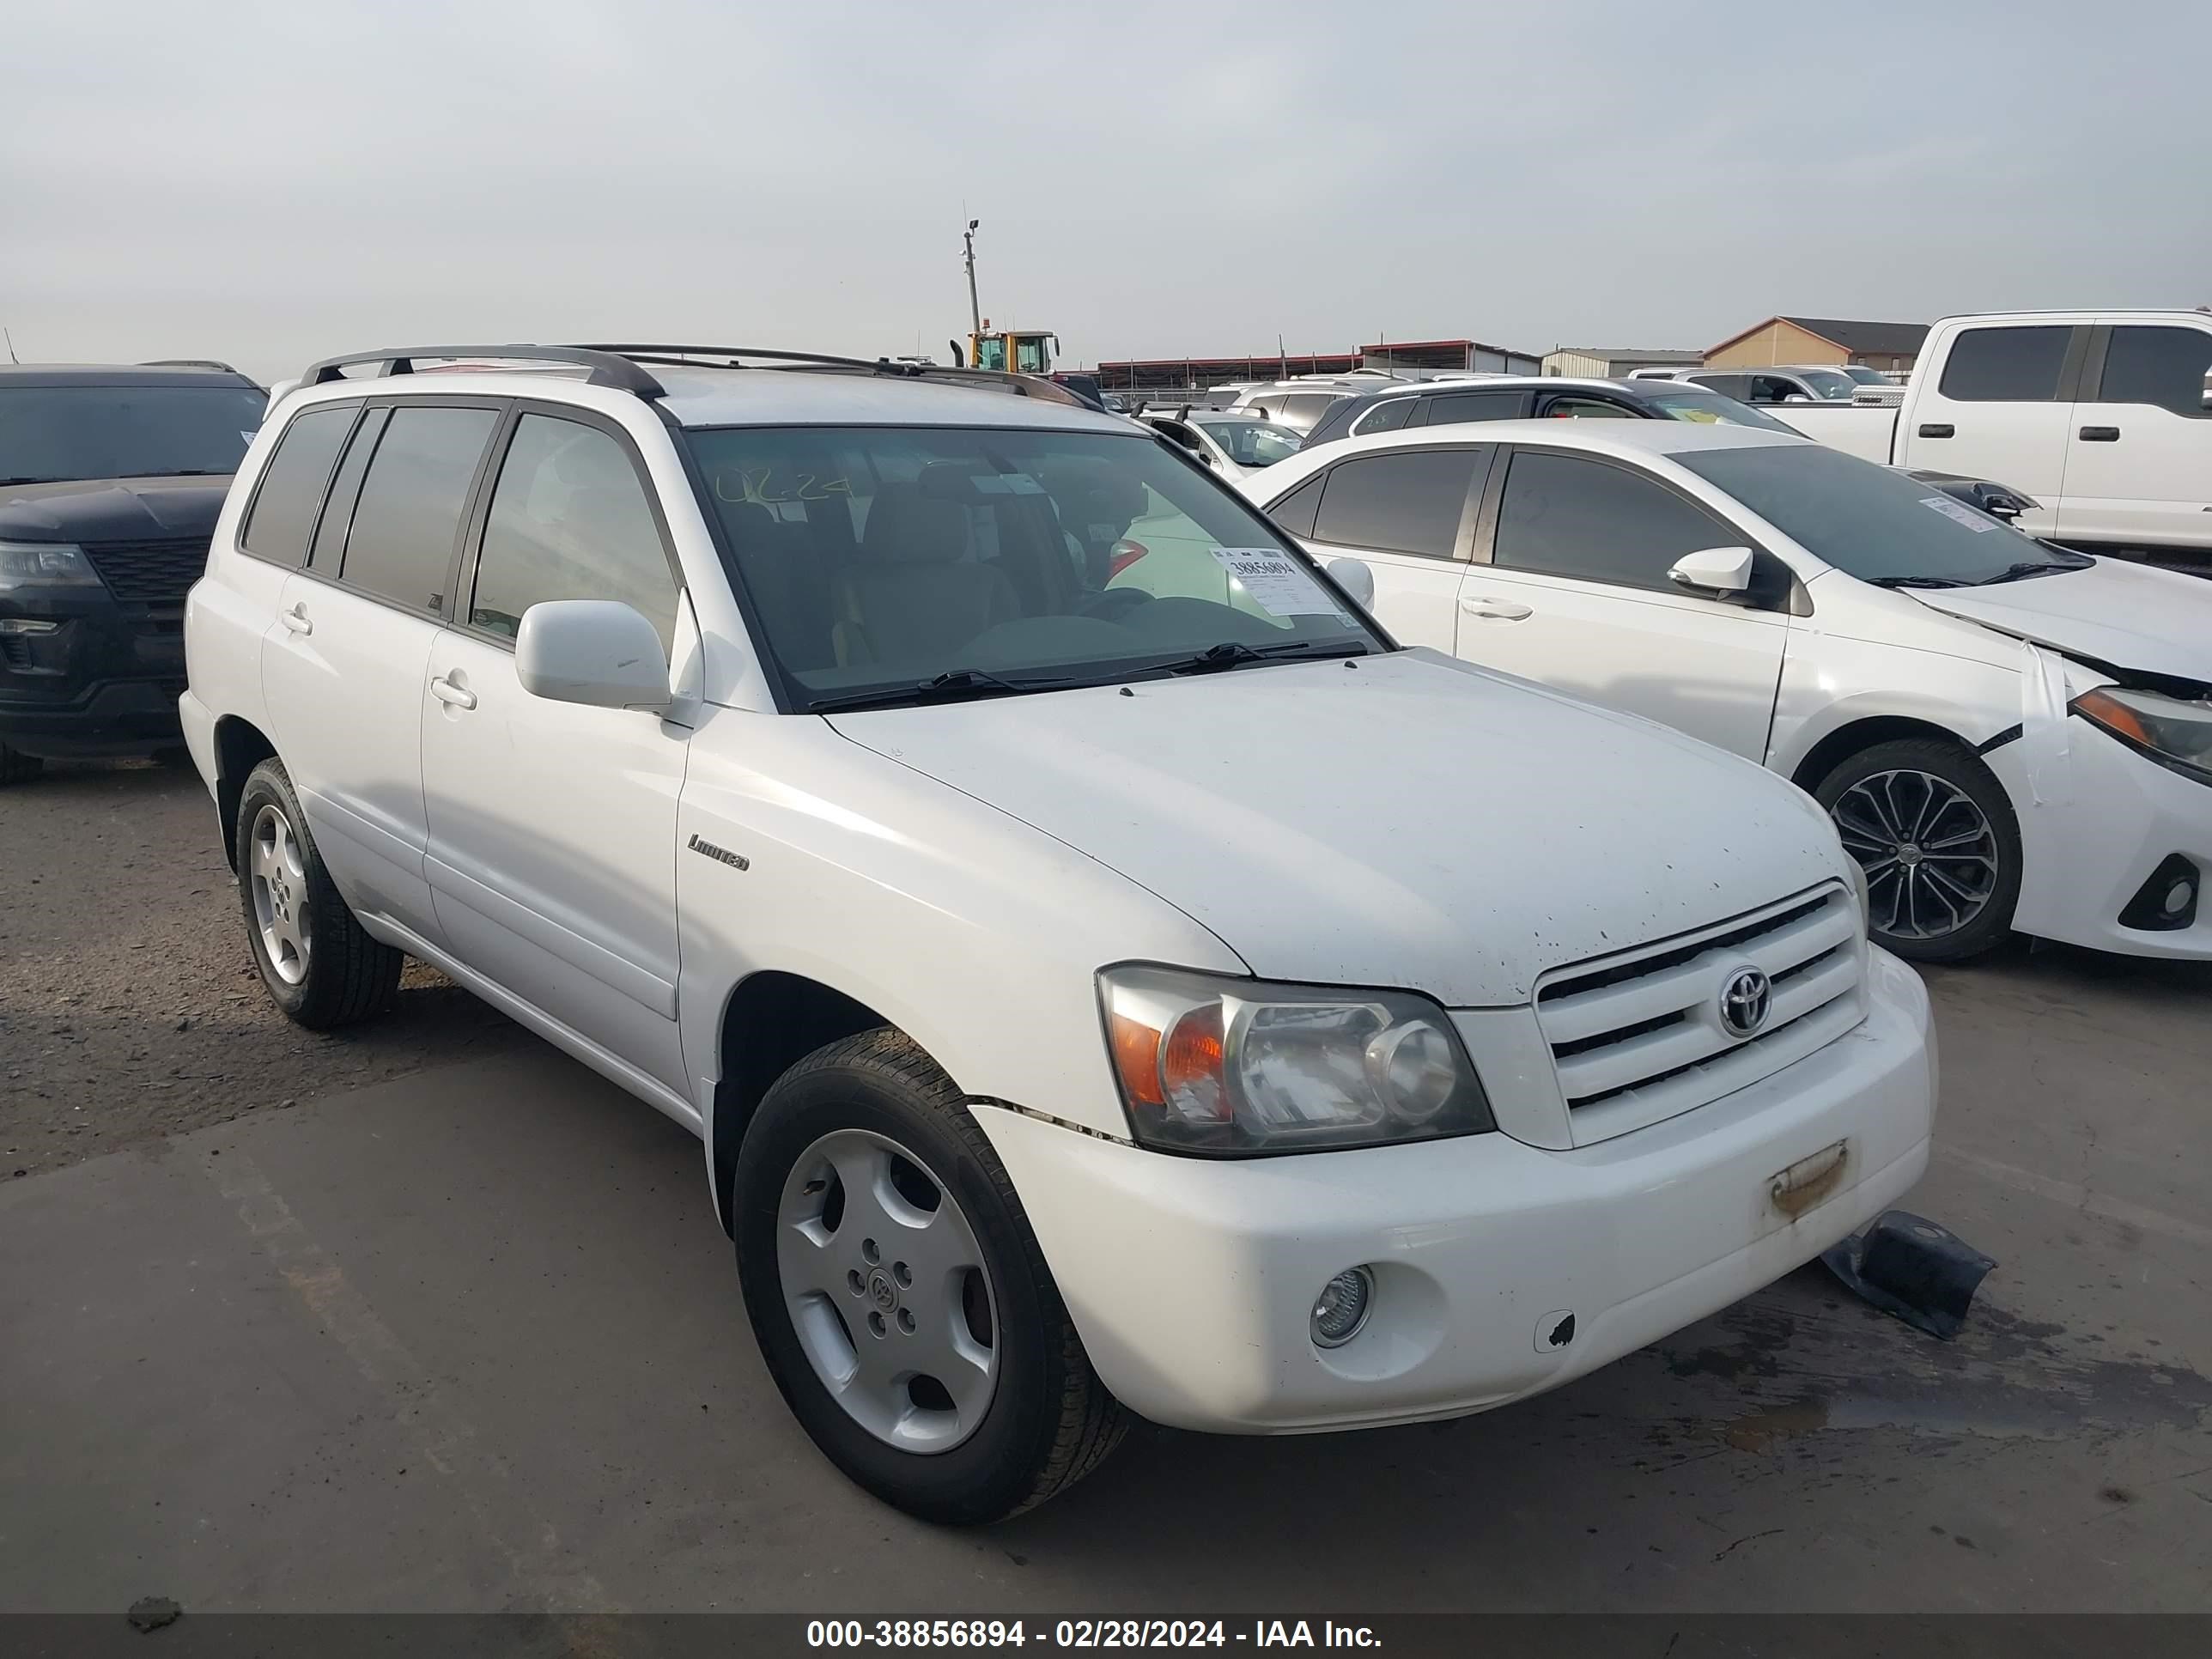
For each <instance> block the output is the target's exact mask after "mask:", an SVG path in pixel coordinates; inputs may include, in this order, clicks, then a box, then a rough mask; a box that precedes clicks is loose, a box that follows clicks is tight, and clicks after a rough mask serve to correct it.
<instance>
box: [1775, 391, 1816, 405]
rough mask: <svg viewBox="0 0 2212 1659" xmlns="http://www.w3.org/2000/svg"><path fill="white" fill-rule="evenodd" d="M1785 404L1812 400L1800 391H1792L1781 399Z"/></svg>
mask: <svg viewBox="0 0 2212 1659" xmlns="http://www.w3.org/2000/svg"><path fill="white" fill-rule="evenodd" d="M1782 401H1783V402H1784V403H1785V404H1809V403H1811V402H1812V401H1813V399H1811V398H1808V397H1807V396H1806V395H1805V394H1804V393H1803V392H1791V393H1790V395H1789V396H1788V397H1786V398H1784V399H1783V400H1782Z"/></svg>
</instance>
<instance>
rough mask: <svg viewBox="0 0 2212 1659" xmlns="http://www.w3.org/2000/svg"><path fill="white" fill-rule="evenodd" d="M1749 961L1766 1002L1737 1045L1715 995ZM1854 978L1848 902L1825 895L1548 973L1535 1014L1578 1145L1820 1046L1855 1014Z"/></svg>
mask: <svg viewBox="0 0 2212 1659" xmlns="http://www.w3.org/2000/svg"><path fill="white" fill-rule="evenodd" d="M1747 967H1748V968H1757V969H1760V970H1761V971H1762V972H1764V973H1765V975H1766V976H1767V981H1768V984H1769V986H1770V1000H1769V1004H1768V1008H1767V1012H1766V1017H1765V1021H1764V1023H1763V1024H1759V1027H1758V1028H1757V1030H1755V1031H1754V1032H1753V1035H1752V1036H1749V1037H1739V1036H1735V1035H1734V1034H1732V1033H1731V1032H1730V1031H1729V1030H1728V1029H1727V1027H1726V1026H1725V1025H1724V1024H1723V1017H1722V1012H1721V996H1722V989H1723V986H1724V985H1725V984H1726V983H1727V982H1728V981H1729V979H1730V978H1731V977H1732V976H1733V975H1734V974H1735V972H1736V970H1738V969H1743V968H1747ZM1863 973H1864V952H1863V950H1862V948H1861V945H1860V942H1859V923H1858V916H1857V912H1856V910H1855V908H1854V906H1853V903H1852V901H1851V898H1850V895H1849V894H1848V893H1846V892H1845V891H1844V890H1843V889H1841V888H1824V889H1821V890H1819V891H1816V892H1814V893H1810V894H1801V895H1800V896H1797V897H1796V898H1794V899H1786V900H1784V901H1783V902H1781V903H1779V904H1775V905H1770V906H1768V907H1767V908H1765V909H1763V910H1757V911H1753V912H1752V913H1751V914H1750V915H1746V916H1739V917H1736V918H1735V919H1734V920H1732V921H1725V922H1722V923H1720V924H1718V925H1717V926H1716V927H1711V928H1706V929H1703V930H1701V931H1699V933H1693V934H1691V935H1688V936H1687V937H1685V938H1680V939H1670V940H1668V941H1666V942H1664V943H1662V944H1659V945H1651V946H1649V947H1646V948H1644V949H1642V950H1638V951H1625V952H1623V953H1622V954H1621V955H1620V956H1617V957H1604V958H1601V959H1600V960H1598V961H1595V962H1589V963H1577V964H1576V965H1574V966H1572V967H1570V968H1565V969H1560V970H1559V971H1558V972H1557V973H1554V974H1553V975H1549V976H1547V978H1546V979H1545V980H1544V981H1543V982H1542V983H1541V985H1540V986H1539V987H1537V992H1536V1018H1537V1023H1538V1024H1539V1025H1540V1026H1541V1028H1542V1030H1543V1033H1544V1040H1545V1042H1547V1043H1548V1044H1549V1045H1550V1047H1551V1050H1552V1060H1553V1065H1554V1066H1557V1067H1558V1070H1559V1089H1560V1092H1561V1093H1563V1094H1564V1095H1565V1097H1566V1102H1567V1108H1568V1114H1569V1121H1570V1124H1571V1128H1572V1131H1573V1133H1574V1138H1575V1140H1576V1142H1577V1145H1582V1144H1586V1143H1587V1142H1589V1141H1592V1140H1597V1139H1604V1138H1605V1137H1606V1136H1607V1135H1614V1134H1622V1133H1626V1132H1627V1131H1628V1130H1630V1129H1634V1128H1641V1127H1644V1125H1645V1124H1648V1123H1656V1122H1658V1121H1661V1120H1662V1119H1664V1118H1669V1117H1673V1116H1675V1115H1678V1114H1680V1113H1682V1112H1686V1111H1690V1110H1692V1109H1695V1108H1697V1107H1699V1106H1702V1105H1705V1103H1708V1102H1710V1101H1714V1100H1717V1099H1719V1098H1720V1097H1722V1096H1723V1095H1726V1094H1732V1093H1734V1092H1735V1091H1736V1090H1738V1089H1741V1088H1744V1087H1747V1085H1751V1084H1753V1083H1756V1082H1758V1081H1759V1079H1761V1078H1765V1077H1768V1076H1771V1075H1772V1074H1773V1073H1776V1072H1778V1071H1780V1070H1781V1069H1782V1068H1783V1067H1784V1066H1789V1065H1791V1064H1793V1063H1795V1062H1796V1061H1797V1060H1802V1059H1803V1058H1804V1057H1805V1056H1806V1055H1808V1054H1811V1053H1812V1052H1813V1051H1814V1049H1816V1048H1822V1047H1824V1046H1826V1044H1828V1043H1830V1042H1833V1041H1834V1040H1835V1039H1836V1038H1838V1037H1839V1036H1842V1035H1843V1034H1844V1032H1845V1031H1848V1030H1850V1029H1851V1027H1853V1026H1854V1025H1857V1024H1858V1023H1859V1021H1860V1020H1861V1019H1863V1018H1864V1017H1865V1012H1866V1010H1865V1004H1864V1000H1863V991H1862V983H1861V981H1862V979H1863Z"/></svg>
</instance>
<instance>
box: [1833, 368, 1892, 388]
mask: <svg viewBox="0 0 2212 1659" xmlns="http://www.w3.org/2000/svg"><path fill="white" fill-rule="evenodd" d="M1836 373H1837V374H1848V375H1850V377H1851V379H1852V380H1856V381H1857V382H1858V383H1859V385H1861V386H1887V385H1888V384H1889V383H1890V380H1889V376H1888V375H1887V374H1883V373H1882V372H1881V370H1880V369H1878V368H1861V367H1860V366H1859V365H1858V364H1857V363H1852V364H1850V365H1848V366H1846V367H1845V368H1839V369H1838V370H1837V371H1836Z"/></svg>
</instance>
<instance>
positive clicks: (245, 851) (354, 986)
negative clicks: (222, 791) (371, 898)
mask: <svg viewBox="0 0 2212 1659" xmlns="http://www.w3.org/2000/svg"><path fill="white" fill-rule="evenodd" d="M264 811H274V812H276V813H277V814H279V815H281V817H283V820H284V823H285V824H286V826H287V827H288V829H289V833H290V835H291V836H292V838H293V841H294V843H295V846H296V848H297V851H298V854H299V864H300V866H301V874H300V875H299V877H298V878H297V879H296V883H295V884H294V886H293V888H292V889H291V890H289V892H288V897H289V899H290V901H291V902H293V903H295V904H299V905H300V908H303V909H304V912H305V920H304V921H302V922H301V924H300V929H301V933H302V935H303V936H304V938H305V939H307V944H308V949H307V951H306V953H305V956H304V959H303V960H302V961H301V963H300V968H299V974H298V977H296V978H295V977H290V976H289V975H287V973H286V972H285V971H284V970H283V969H280V968H279V966H278V965H277V963H276V960H275V959H274V958H273V957H271V956H270V948H269V946H268V945H267V944H266V943H265V942H264V939H263V933H262V927H261V919H260V917H259V916H258V915H257V913H256V908H255V903H256V898H255V877H254V862H253V860H254V854H255V847H254V837H255V834H256V825H257V824H258V823H260V822H261V821H262V817H263V813H264ZM232 835H233V836H234V845H235V850H236V852H237V855H238V890H239V897H240V902H241V903H242V904H243V907H244V909H245V915H246V946H247V948H248V949H249V950H251V951H252V952H253V965H254V966H255V967H256V968H257V969H259V970H260V972H261V982H262V983H263V984H264V985H265V986H267V987H269V996H270V1000H271V1001H273V1002H275V1003H276V1006H278V1007H279V1008H281V1009H283V1011H284V1012H285V1014H286V1015H287V1016H289V1018H291V1019H292V1020H293V1021H294V1023H295V1024H301V1025H304V1026H306V1027H307V1029H308V1030H311V1031H328V1030H336V1029H337V1027H339V1026H342V1025H351V1024H355V1023H356V1022H357V1021H360V1020H363V1019H367V1018H369V1017H370V1016H371V1015H373V1014H376V1013H380V1012H382V1011H383V1010H384V1009H386V1007H389V1006H391V1003H392V994H393V993H394V992H396V991H397V990H398V988H399V970H400V969H402V968H404V966H405V965H406V962H407V957H406V956H405V954H404V952H402V951H396V950H394V949H392V946H390V945H385V944H382V943H380V942H379V941H378V940H376V939H371V938H370V937H369V936H368V933H365V932H363V931H362V925H361V923H360V922H358V921H355V920H354V914H353V912H352V911H351V910H350V909H349V908H347V907H346V902H345V900H344V899H343V897H342V896H340V895H339V893H338V890H337V884H336V883H335V882H333V881H331V874H330V872H329V871H328V870H327V869H325V867H324V866H323V859H322V854H320V853H319V852H317V851H316V850H315V841H314V834H313V831H312V830H310V829H308V827H307V815H306V814H305V813H303V812H301V810H300V798H299V797H298V796H297V795H295V794H294V793H292V780H291V779H290V778H289V776H287V775H286V774H285V771H284V767H283V763H282V762H281V761H277V760H275V759H273V758H272V759H270V760H265V761H263V762H262V763H261V764H260V765H258V766H257V767H255V768H254V769H253V770H252V774H251V775H248V776H247V778H246V787H245V788H244V790H242V791H241V792H240V794H239V798H238V817H237V820H236V822H235V823H234V824H233V825H232ZM301 901H304V902H303V903H301Z"/></svg>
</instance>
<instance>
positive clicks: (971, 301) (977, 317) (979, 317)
mask: <svg viewBox="0 0 2212 1659" xmlns="http://www.w3.org/2000/svg"><path fill="white" fill-rule="evenodd" d="M981 223H982V221H981V219H970V220H969V222H968V228H967V229H965V230H964V231H963V232H961V233H960V240H961V241H962V242H963V244H965V245H966V246H967V249H968V319H969V322H970V323H972V324H974V325H975V326H974V328H973V329H972V330H971V331H970V332H971V333H972V334H973V335H975V336H979V337H980V336H981V334H982V332H983V302H982V301H981V300H978V299H977V298H976V297H975V227H976V226H978V225H980V224H981Z"/></svg>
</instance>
